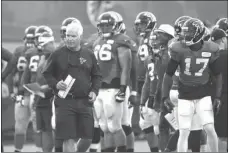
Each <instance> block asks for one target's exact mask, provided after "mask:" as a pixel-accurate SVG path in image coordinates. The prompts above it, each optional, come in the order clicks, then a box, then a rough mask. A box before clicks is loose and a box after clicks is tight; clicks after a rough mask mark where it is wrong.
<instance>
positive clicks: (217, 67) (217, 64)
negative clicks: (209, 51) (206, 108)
mask: <svg viewBox="0 0 228 153" xmlns="http://www.w3.org/2000/svg"><path fill="white" fill-rule="evenodd" d="M222 64H224V63H222V61H221V60H220V58H219V51H217V52H216V55H215V56H214V57H213V59H212V62H210V63H209V67H210V69H211V72H212V74H213V76H214V83H215V98H220V97H221V93H222V83H223V82H222V73H221V68H222V66H221V65H222Z"/></svg>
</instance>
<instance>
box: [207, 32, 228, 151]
mask: <svg viewBox="0 0 228 153" xmlns="http://www.w3.org/2000/svg"><path fill="white" fill-rule="evenodd" d="M210 40H211V41H213V42H215V43H217V44H218V45H219V48H220V57H219V61H220V63H221V65H224V64H227V53H228V52H227V42H228V38H227V36H226V33H225V31H224V30H222V29H219V28H215V29H213V31H212V32H211V39H210ZM221 68H222V69H221V72H222V79H223V87H222V96H221V101H222V106H221V111H220V112H219V113H218V115H217V116H215V130H216V132H217V134H218V137H219V139H220V141H219V148H223V149H224V148H227V120H226V117H227V68H226V66H221ZM213 93H214V92H213ZM219 151H223V150H219Z"/></svg>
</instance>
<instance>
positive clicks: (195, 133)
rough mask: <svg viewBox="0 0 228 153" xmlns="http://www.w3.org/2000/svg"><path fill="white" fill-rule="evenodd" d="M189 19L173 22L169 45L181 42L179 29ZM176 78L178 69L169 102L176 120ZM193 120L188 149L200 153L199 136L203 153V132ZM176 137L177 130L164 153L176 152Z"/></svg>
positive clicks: (204, 137) (182, 18) (204, 139)
mask: <svg viewBox="0 0 228 153" xmlns="http://www.w3.org/2000/svg"><path fill="white" fill-rule="evenodd" d="M190 18H191V17H189V16H181V17H179V18H178V19H177V20H176V21H175V23H174V28H175V39H173V41H172V42H171V43H174V42H175V41H181V40H182V38H183V37H182V36H181V27H182V26H183V24H184V23H185V21H187V20H188V19H190ZM205 36H206V34H205ZM178 77H179V69H178V70H177V71H176V73H175V75H174V76H173V85H172V89H171V91H170V100H171V102H172V103H173V104H174V106H175V107H174V110H173V112H172V113H174V116H175V117H176V118H177V101H178V91H177V89H178ZM194 119H195V120H196V121H194V123H196V125H194V127H195V128H194V127H193V128H191V136H190V139H189V141H190V142H189V148H190V149H191V150H192V151H193V152H199V151H200V144H199V143H197V142H199V140H200V139H199V136H200V135H201V142H200V143H201V151H202V152H205V151H206V136H205V132H202V130H201V127H199V126H198V125H197V124H198V123H197V117H196V115H195V116H194ZM176 120H177V119H176ZM197 126H198V127H197ZM197 129H199V130H197ZM199 133H200V134H199ZM178 137H179V130H176V131H175V132H174V134H173V135H172V136H171V137H170V139H169V142H168V144H167V146H166V149H165V151H166V152H170V151H174V150H176V146H177V141H178Z"/></svg>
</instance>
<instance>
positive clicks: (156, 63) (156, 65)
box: [145, 52, 169, 100]
mask: <svg viewBox="0 0 228 153" xmlns="http://www.w3.org/2000/svg"><path fill="white" fill-rule="evenodd" d="M168 61H169V55H168V52H164V53H163V55H162V57H161V58H158V57H154V56H152V55H150V56H148V57H147V58H146V60H145V69H146V74H147V75H148V76H149V79H150V94H149V95H150V96H153V95H156V96H158V98H159V99H160V97H161V95H160V94H161V85H162V81H163V77H164V74H165V71H166V68H167V65H168ZM157 100H158V99H157Z"/></svg>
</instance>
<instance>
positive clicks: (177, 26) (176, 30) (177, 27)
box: [174, 16, 192, 37]
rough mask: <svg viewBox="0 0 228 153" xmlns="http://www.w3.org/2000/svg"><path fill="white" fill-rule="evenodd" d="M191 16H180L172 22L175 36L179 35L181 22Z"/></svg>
mask: <svg viewBox="0 0 228 153" xmlns="http://www.w3.org/2000/svg"><path fill="white" fill-rule="evenodd" d="M190 18H192V17H190V16H181V17H179V18H177V19H176V21H175V23H174V30H175V36H176V37H179V36H180V34H181V27H182V26H183V24H184V23H185V21H187V20H188V19H190Z"/></svg>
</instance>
